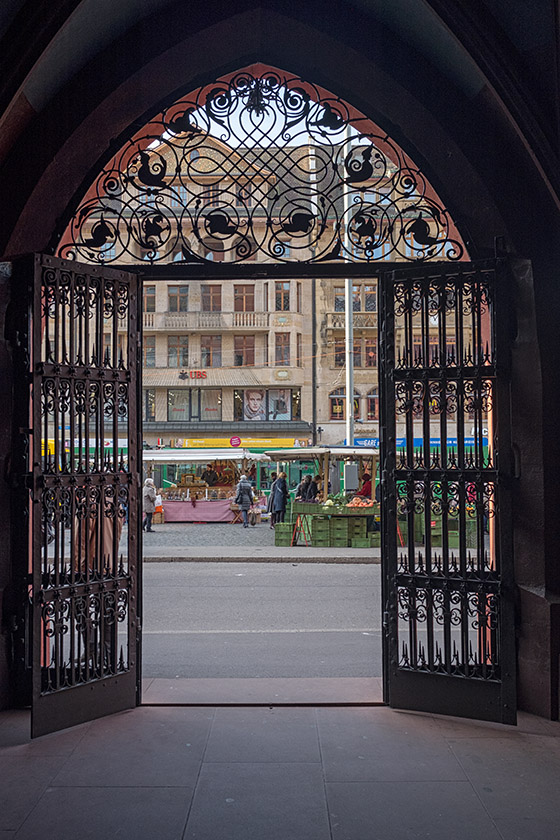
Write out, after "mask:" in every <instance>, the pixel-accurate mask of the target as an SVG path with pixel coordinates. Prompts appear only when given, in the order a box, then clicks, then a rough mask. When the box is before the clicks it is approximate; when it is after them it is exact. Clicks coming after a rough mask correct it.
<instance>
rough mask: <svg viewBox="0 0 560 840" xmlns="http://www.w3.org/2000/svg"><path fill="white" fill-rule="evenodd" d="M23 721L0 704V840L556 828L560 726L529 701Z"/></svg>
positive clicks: (483, 835) (408, 839) (261, 839)
mask: <svg viewBox="0 0 560 840" xmlns="http://www.w3.org/2000/svg"><path fill="white" fill-rule="evenodd" d="M28 731H29V715H28V714H27V713H26V712H20V711H15V712H14V711H12V712H4V713H1V714H0V777H1V779H2V785H1V793H0V839H1V840H6V838H13V840H44V838H46V837H49V838H53V839H54V840H97V838H99V840H106V838H118V840H555V838H557V837H559V836H560V810H559V808H558V781H559V779H560V737H559V732H560V726H559V724H557V723H550V722H547V721H544V720H542V719H539V718H534V717H531V716H528V715H521V716H520V724H519V726H518V727H505V726H500V725H496V724H485V723H477V722H475V721H466V720H460V719H456V718H443V717H434V716H431V715H420V714H407V713H402V712H401V713H399V712H395V711H392V710H390V709H388V708H386V707H381V708H364V707H361V708H340V707H338V708H274V707H268V708H262V707H261V708H187V707H150V706H142V707H140V708H138V709H134V710H132V711H130V712H123V713H121V714H118V715H113V716H111V717H107V718H103V719H101V720H97V721H94V722H92V723H90V724H86V725H83V726H78V727H74V728H73V729H69V730H67V731H65V732H61V733H58V734H54V735H49V736H45V737H43V738H39V739H37V740H36V741H34V742H30V741H29V738H28V735H27V733H28Z"/></svg>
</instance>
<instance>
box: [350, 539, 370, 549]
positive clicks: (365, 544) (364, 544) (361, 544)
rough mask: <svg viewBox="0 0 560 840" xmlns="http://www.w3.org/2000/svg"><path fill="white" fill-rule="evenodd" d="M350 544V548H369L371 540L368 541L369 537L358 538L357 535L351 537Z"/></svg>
mask: <svg viewBox="0 0 560 840" xmlns="http://www.w3.org/2000/svg"><path fill="white" fill-rule="evenodd" d="M350 544H351V546H352V548H371V542H370V541H369V538H362V539H360V538H358V537H353V539H352V540H351V543H350Z"/></svg>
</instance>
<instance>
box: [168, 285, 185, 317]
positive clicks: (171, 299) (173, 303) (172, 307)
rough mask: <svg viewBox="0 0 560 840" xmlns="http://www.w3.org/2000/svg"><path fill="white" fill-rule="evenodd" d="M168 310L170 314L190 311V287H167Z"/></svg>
mask: <svg viewBox="0 0 560 840" xmlns="http://www.w3.org/2000/svg"><path fill="white" fill-rule="evenodd" d="M167 309H168V310H169V312H188V311H189V287H188V286H168V287H167Z"/></svg>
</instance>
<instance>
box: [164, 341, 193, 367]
mask: <svg viewBox="0 0 560 840" xmlns="http://www.w3.org/2000/svg"><path fill="white" fill-rule="evenodd" d="M188 363H189V338H188V336H186V335H168V336H167V365H168V367H171V368H177V367H186V365H188Z"/></svg>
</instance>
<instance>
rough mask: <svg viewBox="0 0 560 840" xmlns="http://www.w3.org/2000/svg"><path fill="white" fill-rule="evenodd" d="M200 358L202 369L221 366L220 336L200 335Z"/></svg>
mask: <svg viewBox="0 0 560 840" xmlns="http://www.w3.org/2000/svg"><path fill="white" fill-rule="evenodd" d="M200 357H201V362H202V367H203V368H211V367H221V366H222V336H221V335H202V336H201V337H200Z"/></svg>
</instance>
